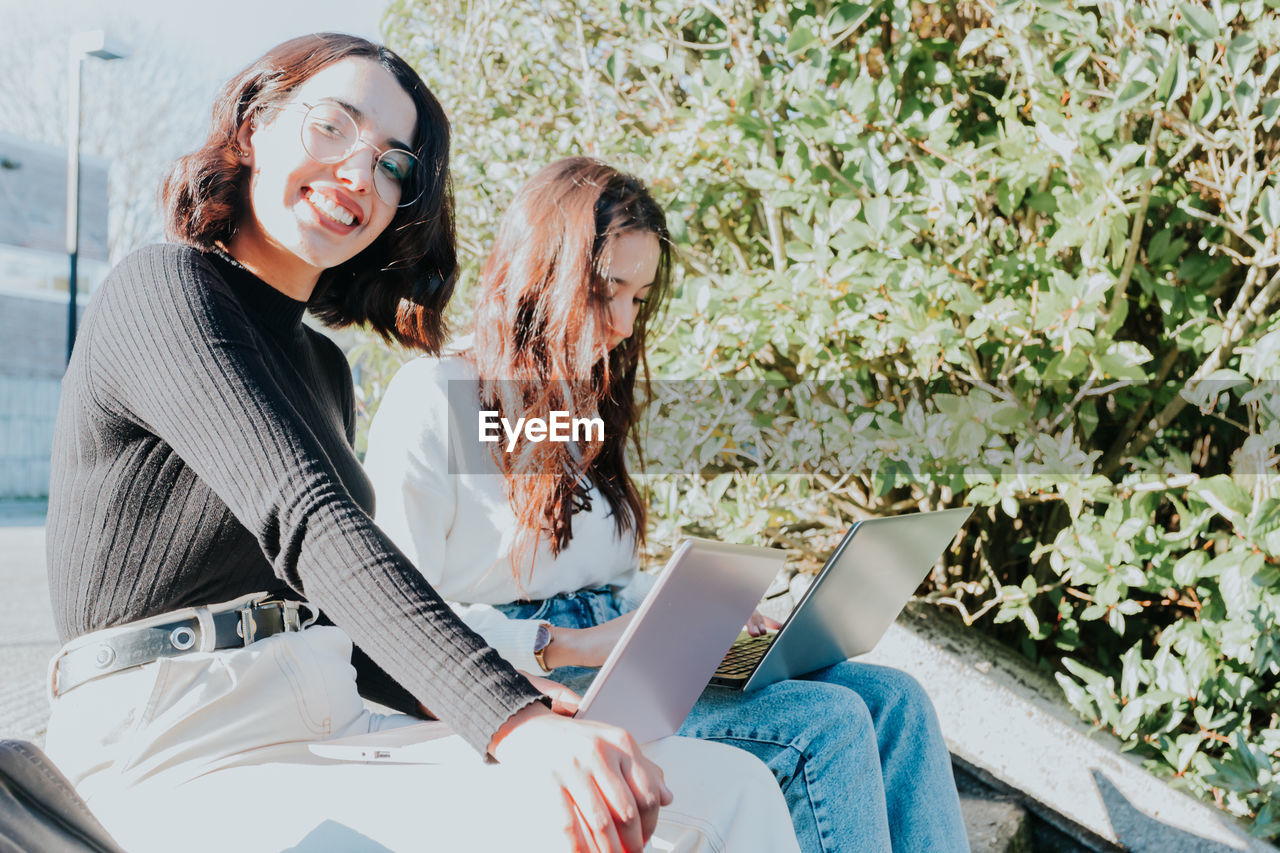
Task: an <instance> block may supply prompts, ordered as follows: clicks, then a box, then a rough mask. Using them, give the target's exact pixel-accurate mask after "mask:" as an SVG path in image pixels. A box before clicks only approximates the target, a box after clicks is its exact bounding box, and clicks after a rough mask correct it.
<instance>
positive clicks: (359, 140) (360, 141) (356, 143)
mask: <svg viewBox="0 0 1280 853" xmlns="http://www.w3.org/2000/svg"><path fill="white" fill-rule="evenodd" d="M321 106H325V107H333V108H334V109H336V110H340V111H341V112H342V114H343V115H344V116H346V117H347V118H348V119H349V120H350V121H351V124H352V126H353V127H355V129H356V137H355V139H354V140H352V142H351V147H350V148H348V149H347V151H346V152H345V153H343V154H342V155H341V156H339V157H338V158H336V159H334V160H321V159H320V158H319V157H317V156H316V155H314V154H312V153H311V151H310V149H309V148H307V140H306V132H307V116H309V115H311V111H312V110H314V109H316V108H317V107H321ZM275 108H276V109H281V110H283V109H290V108H292V109H295V110H296V109H298V108H302V126H301V127H299V128H298V141H299V142H301V143H302V150H303V151H305V152H306V153H307V156H308V157H310V158H311V159H312V160H314V161H316V162H317V163H324V164H325V165H332V164H334V163H341V162H343V161H344V160H346V159H348V158H349V157H350V156H351V155H352V154H354V153H355V150H356V149H357V148H358V147H360V146H361V145H363V146H365V147H366V148H368V149H369V150H371V151H372V152H373V153H374V154H376V155H378V156H377V157H375V158H374V161H373V166H374V173H373V174H374V184H373V188H374V193H375V194H376V195H377V196H378V197H379V198H382V193H380V192H378V183H377V167H378V164H379V163H381V162H382V158H383V156H384V155H386V154H390V153H391V152H393V151H402V152H404V153H405V154H408V155H409V156H410V157H411V158H413V164H414V165H413V170H412V174H413V175H416V174H417V173H418V172H419V171H420V170H421V169H422V158H420V157H419V156H418V155H417V154H414V153H413V152H412V151H410V150H409V149H407V148H379V147H378V146H376V145H374V144H373V143H372V142H370V141H369V140H367V139H365V138H364V134H363V133H362V132H361V131H360V122H358V121H356V117H355V116H353V115H352V114H351V112H350V110H348V109H347V108H346V107H344V106H343V105H342V104H338V103H325V104H308V103H306V102H305V101H297V102H295V103H291V104H277V105H276V106H275ZM411 179H413V180H418V181H419V183H420V186H419V187H418V194H417V195H415V196H414V197H413V198H412V199H410V200H409V201H401V202H400V203H399V204H396V205H394V206H395V208H396V209H397V210H399V209H402V208H406V207H411V206H412V205H414V204H415V203H417V201H418V200H419V199H421V198H422V196H423V194H424V193H426V191H427V188H426V184H425V183H423V182H422V180H421V178H411ZM400 187H401V190H402V195H401V198H403V189H404V184H401V185H400ZM382 200H383V201H384V202H386V201H387V200H386V199H385V198H384V199H382ZM387 203H388V204H390V202H387Z"/></svg>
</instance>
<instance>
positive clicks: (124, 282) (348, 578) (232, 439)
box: [47, 245, 540, 751]
mask: <svg viewBox="0 0 1280 853" xmlns="http://www.w3.org/2000/svg"><path fill="white" fill-rule="evenodd" d="M305 308H306V306H305V305H304V304H303V303H301V302H297V301H295V300H293V299H290V298H289V297H287V296H285V295H284V294H283V293H281V292H279V291H277V290H275V289H274V288H272V287H271V286H270V285H268V284H266V283H265V282H263V281H261V280H260V279H258V278H257V277H255V276H254V275H252V274H250V273H249V272H247V271H245V270H244V269H243V268H240V267H238V266H235V265H233V264H231V263H230V262H228V261H227V260H226V259H223V258H220V257H218V256H217V255H206V254H203V253H201V252H198V251H196V250H194V249H190V248H186V247H182V246H176V245H166V246H151V247H148V248H146V249H142V250H140V251H138V252H136V253H134V254H133V255H130V256H129V257H128V258H126V259H125V260H124V262H122V263H121V264H120V265H119V266H118V267H116V269H115V270H114V271H112V273H111V275H109V276H108V277H107V280H106V281H105V282H104V283H103V285H102V287H101V288H100V289H99V290H98V292H97V294H96V295H95V296H94V299H93V303H92V305H91V306H90V308H89V310H88V311H87V313H86V316H85V321H84V325H83V326H82V329H81V333H80V337H79V339H78V340H77V341H76V346H75V353H74V355H73V357H72V359H71V364H70V365H69V366H68V368H67V373H66V376H65V378H64V379H63V384H62V402H61V405H60V407H59V410H58V422H57V427H56V430H55V433H54V446H53V476H52V482H51V483H50V487H49V520H48V530H47V533H48V554H49V586H50V595H51V598H52V601H53V609H54V615H55V617H56V619H57V624H58V631H59V633H60V634H61V636H62V639H63V640H64V641H66V640H68V639H70V638H72V637H76V636H78V635H80V634H83V633H86V632H89V631H94V630H97V629H100V628H107V627H111V626H114V625H119V624H121V623H123V622H129V621H132V620H134V619H141V618H143V617H147V616H153V615H155V614H158V613H164V612H166V611H169V610H174V609H176V608H180V607H189V606H194V605H201V604H212V603H215V602H219V601H226V600H229V599H233V598H236V597H238V596H241V595H245V594H248V593H252V592H256V591H259V590H271V591H275V592H279V593H282V594H284V595H286V596H288V597H291V598H298V597H305V598H306V599H307V600H308V601H310V602H311V603H313V604H314V605H316V606H318V607H319V608H320V609H321V610H322V611H323V612H324V614H325V616H326V617H328V618H329V619H331V620H332V621H333V622H334V623H335V624H337V625H338V626H339V627H341V628H343V629H344V630H345V631H346V632H347V633H348V634H349V635H350V636H351V638H352V639H353V640H354V641H355V644H356V646H357V649H358V650H362V651H357V653H356V655H355V656H354V658H353V663H354V664H355V665H356V669H357V674H358V676H357V677H358V684H359V686H360V691H361V693H362V694H364V695H365V696H368V697H370V698H373V699H376V700H378V701H381V702H383V703H386V704H389V705H391V706H392V707H395V708H397V709H399V710H405V711H412V710H413V708H414V702H413V701H412V698H410V697H413V698H416V699H417V700H419V701H421V702H422V703H423V704H424V705H426V706H427V707H428V708H430V709H431V710H432V712H433V713H435V714H436V715H437V716H438V717H440V718H441V719H442V720H445V721H447V722H448V723H450V724H451V725H452V726H453V728H454V729H455V730H456V731H457V732H458V733H459V734H461V735H463V736H464V737H465V738H466V739H467V740H468V741H470V742H471V743H472V744H473V745H474V746H476V747H477V748H478V749H480V750H481V751H483V750H484V748H485V746H486V744H488V742H489V740H490V738H491V737H492V735H493V733H494V732H495V731H496V730H497V729H498V727H499V726H500V725H501V724H502V723H503V722H504V721H505V720H506V719H507V718H508V717H510V716H511V714H513V713H514V712H515V711H516V710H518V709H519V708H521V707H524V706H525V705H527V704H528V703H529V702H531V701H535V700H537V699H539V697H540V694H539V693H538V692H537V691H536V690H534V689H533V687H532V686H531V685H530V684H529V682H528V681H526V680H525V679H524V678H522V677H521V676H520V675H519V674H518V673H516V672H515V671H514V670H513V669H512V668H511V667H510V666H509V665H508V664H507V663H506V662H505V661H504V660H503V659H502V658H501V657H499V656H498V654H497V652H495V651H493V650H492V649H490V648H488V647H487V646H486V645H485V643H484V641H483V640H482V639H480V637H479V636H478V635H477V634H475V633H473V632H472V631H471V630H470V629H468V628H467V627H466V626H465V625H463V624H462V622H461V621H459V620H458V619H457V617H456V616H455V615H454V614H453V611H452V610H450V609H449V607H448V606H447V605H446V604H445V603H444V602H443V601H441V599H440V598H439V596H437V595H436V594H435V592H434V591H433V590H432V589H431V587H430V586H428V585H427V583H426V581H424V580H423V578H422V576H421V575H420V574H419V573H418V572H417V570H415V569H414V567H413V566H412V565H411V564H410V563H409V561H408V560H407V559H406V558H405V557H404V556H403V555H402V554H401V553H400V552H399V551H398V550H397V549H396V547H395V546H394V545H393V544H392V543H391V542H390V540H388V539H387V537H386V536H384V535H383V534H382V532H381V531H380V530H378V528H377V527H376V526H375V525H374V523H373V522H372V521H371V520H370V514H371V512H372V510H373V490H372V488H371V487H370V485H369V482H368V480H367V479H366V478H365V475H364V472H363V471H362V470H361V467H360V463H359V461H358V460H357V459H356V457H355V454H354V453H353V451H352V448H351V441H352V437H353V435H354V432H355V414H354V405H353V393H352V385H351V373H350V370H349V369H348V368H347V364H346V360H345V359H344V358H343V355H342V352H341V351H340V350H339V349H338V348H337V347H336V346H335V345H334V344H333V343H332V342H331V341H329V340H328V339H327V338H325V337H324V336H323V335H321V334H319V333H318V332H316V331H314V330H312V329H309V328H307V327H306V326H304V325H303V324H302V315H303V312H304V310H305ZM366 655H367V656H366ZM370 658H371V659H372V660H370Z"/></svg>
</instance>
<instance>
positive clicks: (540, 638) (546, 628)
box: [533, 622, 551, 672]
mask: <svg viewBox="0 0 1280 853" xmlns="http://www.w3.org/2000/svg"><path fill="white" fill-rule="evenodd" d="M550 645H551V623H550V622H539V623H538V633H537V634H535V635H534V637H533V659H534V660H536V661H537V662H538V666H540V667H542V671H543V672H550V671H551V667H549V666H547V658H546V654H547V648H548V647H549V646H550Z"/></svg>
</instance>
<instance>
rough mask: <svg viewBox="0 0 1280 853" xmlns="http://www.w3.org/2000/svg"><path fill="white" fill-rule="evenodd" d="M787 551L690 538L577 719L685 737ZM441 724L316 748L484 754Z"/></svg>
mask: <svg viewBox="0 0 1280 853" xmlns="http://www.w3.org/2000/svg"><path fill="white" fill-rule="evenodd" d="M785 557H786V555H785V553H784V552H783V551H779V550H777V549H772V548H756V547H752V546H749V545H732V544H728V543H725V542H713V541H709V540H705V539H686V540H685V541H684V542H682V543H681V544H680V545H679V547H677V548H676V551H675V553H674V554H672V555H671V559H670V560H669V561H668V562H667V565H666V568H665V569H663V572H662V575H661V576H660V577H659V578H658V582H657V583H656V584H654V587H653V589H652V590H651V591H650V592H649V595H648V596H647V597H646V598H645V600H644V603H643V604H641V605H640V608H639V609H638V610H637V611H636V615H635V617H634V618H633V619H632V620H631V623H630V624H629V625H628V626H627V629H626V631H624V632H623V634H622V637H621V638H619V640H618V643H617V645H615V646H614V648H613V651H612V652H611V653H610V655H609V657H608V659H607V660H605V662H604V665H603V666H602V667H600V672H599V673H598V674H597V675H596V677H595V680H594V681H592V682H591V687H590V688H589V689H588V690H587V692H586V695H584V696H583V697H582V704H581V705H580V706H579V708H578V713H577V714H576V715H575V716H576V717H578V718H579V719H585V720H595V721H598V722H603V723H610V724H612V725H615V726H620V727H621V728H624V729H626V730H627V731H629V732H630V733H631V736H632V737H634V738H635V739H636V740H637V741H639V742H640V743H647V742H649V741H652V740H657V739H658V738H662V737H666V736H667V735H671V734H675V732H676V730H677V729H679V728H680V725H681V724H682V723H683V722H684V720H685V717H687V716H688V715H689V711H690V709H692V708H693V705H694V703H695V702H697V701H698V697H699V696H700V695H701V694H702V691H703V689H704V688H706V686H707V682H708V681H709V680H710V678H711V674H712V673H713V672H715V670H716V667H717V666H718V665H719V664H720V662H721V660H722V659H723V658H724V655H725V652H726V650H728V648H729V647H730V646H731V645H732V644H733V641H734V638H735V637H737V636H738V633H739V631H740V630H741V629H742V626H743V625H744V624H745V623H746V621H747V619H748V618H749V617H750V616H751V612H752V610H754V609H755V606H756V604H757V603H758V602H759V601H760V598H761V597H762V596H763V595H764V593H765V590H766V589H768V587H769V584H770V582H771V581H772V580H773V579H774V577H776V576H777V574H778V571H779V570H780V569H781V568H782V566H783V562H784V561H785ZM452 734H453V731H452V730H451V729H450V728H449V727H448V726H447V725H446V724H445V723H442V722H435V721H428V722H423V723H418V724H415V725H410V726H404V727H401V728H397V729H390V730H386V731H381V732H374V733H371V734H362V735H353V736H352V737H347V738H336V739H333V740H327V741H320V742H317V743H312V744H310V749H311V751H312V752H313V753H315V754H316V755H319V756H322V757H325V758H336V759H342V760H347V761H389V762H399V763H409V764H424V763H425V764H432V763H440V762H445V761H452V760H456V759H457V758H458V757H459V756H462V755H466V756H470V757H471V758H478V756H476V754H475V750H473V749H471V747H470V746H468V745H467V744H465V743H464V742H463V741H462V740H461V738H457V737H450V735H452Z"/></svg>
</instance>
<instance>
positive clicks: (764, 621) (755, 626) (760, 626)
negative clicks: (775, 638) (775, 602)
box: [747, 610, 782, 637]
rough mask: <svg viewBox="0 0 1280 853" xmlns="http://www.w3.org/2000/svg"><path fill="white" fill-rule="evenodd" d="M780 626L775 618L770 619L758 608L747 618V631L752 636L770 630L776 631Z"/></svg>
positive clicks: (757, 635)
mask: <svg viewBox="0 0 1280 853" xmlns="http://www.w3.org/2000/svg"><path fill="white" fill-rule="evenodd" d="M781 627H782V623H781V622H778V621H777V620H774V619H770V618H769V617H768V616H765V615H764V614H763V613H761V612H760V611H759V610H754V611H752V613H751V618H750V619H748V620H747V633H748V634H750V635H751V636H753V637H759V636H761V635H763V634H767V633H769V632H770V631H776V630H778V629H779V628H781Z"/></svg>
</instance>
